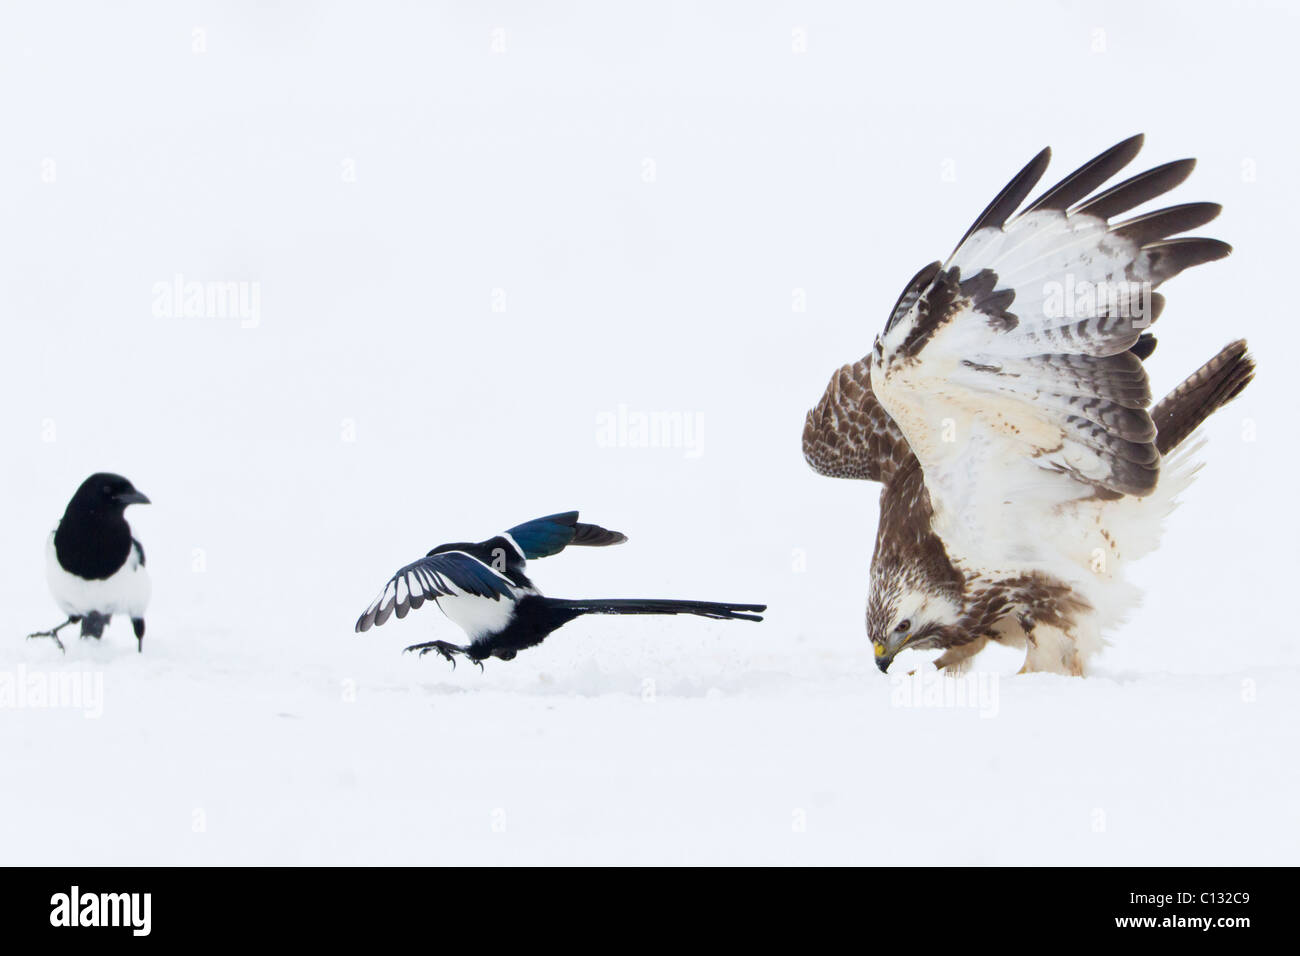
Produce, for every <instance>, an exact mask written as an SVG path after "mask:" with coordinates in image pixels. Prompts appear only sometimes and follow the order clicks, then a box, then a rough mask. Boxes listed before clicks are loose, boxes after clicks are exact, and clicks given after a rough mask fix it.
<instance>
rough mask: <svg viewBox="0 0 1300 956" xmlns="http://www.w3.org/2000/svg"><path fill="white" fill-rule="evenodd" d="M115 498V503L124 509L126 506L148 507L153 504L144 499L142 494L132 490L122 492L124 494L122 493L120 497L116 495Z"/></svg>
mask: <svg viewBox="0 0 1300 956" xmlns="http://www.w3.org/2000/svg"><path fill="white" fill-rule="evenodd" d="M115 497H116V500H117V502H118V503H119V504H120V505H122V506H123V507H126V506H127V505H150V504H153V502H152V501H150V500H149V499H148V498H146V497H145V496H144V495H143V494H141V493H140V492H138V491H136V490H135V489H134V488H132V489H131V490H130V491H124V492H122V493H121V494H120V495H117V496H115Z"/></svg>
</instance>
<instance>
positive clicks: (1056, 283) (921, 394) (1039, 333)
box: [871, 136, 1231, 554]
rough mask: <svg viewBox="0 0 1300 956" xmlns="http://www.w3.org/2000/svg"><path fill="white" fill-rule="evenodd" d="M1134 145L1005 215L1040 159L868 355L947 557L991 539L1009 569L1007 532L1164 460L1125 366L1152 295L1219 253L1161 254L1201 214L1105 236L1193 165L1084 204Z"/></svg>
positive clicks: (1011, 535) (1179, 242)
mask: <svg viewBox="0 0 1300 956" xmlns="http://www.w3.org/2000/svg"><path fill="white" fill-rule="evenodd" d="M1141 145H1142V137H1140V136H1135V137H1133V138H1131V139H1128V140H1125V141H1124V142H1122V143H1120V144H1119V145H1117V146H1115V147H1113V148H1112V149H1110V150H1107V151H1106V152H1105V153H1103V154H1101V155H1100V156H1098V157H1097V158H1095V159H1093V160H1092V161H1091V162H1089V163H1087V164H1086V165H1085V166H1083V167H1082V168H1081V169H1079V170H1077V171H1076V172H1074V173H1072V174H1071V175H1070V176H1067V177H1066V178H1065V179H1064V180H1062V181H1061V182H1060V183H1058V184H1057V185H1056V186H1053V187H1052V188H1051V189H1049V190H1047V192H1046V193H1044V194H1043V195H1042V196H1041V197H1039V198H1038V199H1037V200H1035V201H1033V202H1031V203H1030V204H1029V205H1028V206H1027V207H1026V208H1025V209H1024V211H1023V212H1021V213H1019V214H1018V215H1013V214H1014V213H1015V210H1016V209H1017V208H1018V207H1019V206H1020V204H1021V203H1022V202H1023V201H1024V199H1025V197H1026V196H1027V195H1028V194H1029V192H1030V190H1032V189H1033V187H1034V185H1035V184H1036V183H1037V181H1038V179H1039V178H1040V177H1041V176H1042V174H1043V172H1044V170H1045V169H1046V166H1047V161H1048V158H1049V156H1050V153H1049V152H1048V151H1047V150H1044V151H1043V152H1042V153H1040V154H1039V155H1038V156H1037V157H1035V158H1034V159H1033V160H1032V161H1031V162H1030V163H1029V165H1028V166H1026V167H1025V168H1024V169H1023V170H1022V171H1021V172H1020V174H1019V175H1017V176H1016V178H1015V179H1013V180H1012V181H1011V183H1010V184H1009V185H1008V186H1007V187H1006V189H1004V190H1003V191H1002V193H1001V194H999V196H998V198H997V199H995V200H994V201H993V203H991V204H990V205H989V207H988V209H986V210H985V211H984V213H983V214H982V215H981V216H980V218H979V219H978V220H976V223H975V225H974V226H973V227H972V228H971V230H970V231H969V232H968V233H967V235H966V236H965V238H963V240H962V242H961V243H960V244H959V245H958V247H957V249H956V251H954V252H953V254H952V256H951V257H950V258H949V260H948V261H947V262H945V263H934V264H933V265H931V266H929V267H927V268H926V269H924V270H922V272H921V273H919V274H918V276H917V278H916V279H915V280H914V281H913V284H912V285H911V286H909V289H908V291H907V292H906V293H905V294H904V297H903V299H901V300H900V303H899V307H898V308H896V309H895V311H894V313H893V315H891V316H890V319H889V322H888V324H887V325H886V327H885V331H884V333H882V335H881V336H880V338H879V339H877V341H876V347H875V350H874V352H873V353H872V361H871V385H872V390H873V392H874V393H875V396H876V398H877V400H878V401H879V402H880V405H881V406H882V407H883V408H884V409H885V411H886V412H888V414H889V416H890V417H891V418H892V419H893V420H894V421H895V422H897V424H898V427H899V429H900V430H901V432H902V434H903V435H904V436H905V437H906V440H907V442H908V444H909V445H910V446H911V449H912V451H913V452H914V453H915V454H916V456H917V458H918V459H919V460H920V462H921V467H922V469H923V471H924V474H925V484H926V488H927V490H928V491H929V494H930V497H931V500H932V502H933V504H934V507H935V513H936V526H937V527H940V526H941V527H943V529H944V530H943V532H942V533H943V536H944V539H945V541H949V542H950V543H952V544H954V545H957V551H958V553H963V552H964V553H967V554H970V553H972V552H975V551H979V550H980V549H981V548H982V547H983V546H984V545H985V543H986V542H988V541H989V540H990V539H993V540H995V541H997V540H1001V541H1003V542H1004V543H1005V544H1007V545H1008V547H1007V549H1006V550H1005V551H1004V552H1003V553H1006V554H1012V553H1014V552H1015V551H1016V548H1017V546H1018V545H1019V544H1021V543H1023V542H1019V541H1018V539H1019V538H1021V537H1023V535H1021V534H1020V533H1019V532H1017V531H1016V530H1015V528H1016V527H1024V526H1025V525H1026V524H1027V523H1031V522H1032V518H1033V516H1034V515H1035V514H1039V515H1045V514H1050V513H1052V511H1053V509H1055V508H1057V507H1058V506H1059V505H1061V504H1062V503H1064V502H1066V501H1069V500H1073V499H1079V498H1085V497H1091V496H1096V495H1101V496H1103V497H1112V498H1113V497H1119V496H1122V495H1139V496H1141V495H1145V494H1148V493H1149V492H1150V491H1151V490H1152V489H1154V488H1155V485H1156V479H1157V476H1158V471H1159V467H1160V452H1159V450H1158V448H1157V446H1156V443H1155V439H1156V429H1155V426H1154V424H1153V422H1152V419H1151V415H1150V414H1149V413H1148V410H1147V409H1148V406H1149V404H1150V401H1151V394H1150V388H1149V386H1148V383H1147V376H1146V372H1145V370H1144V369H1143V367H1142V362H1141V359H1140V358H1139V357H1138V356H1139V354H1141V353H1142V352H1143V351H1145V350H1149V344H1150V343H1149V341H1148V342H1146V343H1145V344H1144V343H1140V342H1139V339H1140V338H1141V336H1142V335H1143V334H1144V330H1145V329H1146V328H1147V327H1148V326H1149V325H1150V324H1151V322H1153V321H1154V320H1155V318H1156V317H1157V316H1158V314H1159V312H1160V309H1161V307H1162V306H1163V299H1162V297H1161V296H1159V295H1157V294H1154V293H1153V291H1152V290H1154V289H1155V288H1156V287H1157V286H1159V285H1160V284H1161V283H1162V282H1164V281H1165V280H1167V279H1169V278H1171V277H1173V276H1175V275H1177V274H1178V273H1179V272H1181V271H1183V270H1184V269H1187V268H1189V267H1191V266H1194V265H1198V264H1200V263H1203V262H1209V261H1211V260H1214V259H1220V258H1222V257H1224V256H1226V255H1227V254H1228V253H1229V252H1230V251H1231V250H1230V247H1229V246H1227V245H1226V244H1225V243H1222V242H1219V241H1218V240H1215V239H1202V238H1172V237H1174V236H1176V235H1177V234H1178V233H1182V232H1185V231H1187V230H1190V229H1195V228H1197V227H1199V226H1202V225H1204V224H1205V223H1207V222H1209V221H1210V220H1212V219H1213V218H1214V217H1215V216H1217V215H1218V213H1219V207H1218V206H1217V205H1214V204H1212V203H1190V204H1186V205H1180V206H1172V207H1169V208H1167V209H1161V210H1158V211H1156V212H1151V213H1146V214H1144V215H1139V216H1136V217H1134V218H1131V219H1128V220H1125V221H1123V222H1118V223H1112V222H1110V221H1109V220H1110V219H1111V218H1112V217H1114V216H1117V215H1120V214H1122V213H1124V212H1127V211H1128V210H1130V209H1132V208H1134V207H1135V206H1137V205H1139V204H1141V203H1143V202H1145V201H1147V200H1149V199H1152V198H1154V197H1156V196H1159V195H1161V194H1163V193H1165V192H1167V191H1168V190H1170V189H1172V188H1173V187H1174V186H1176V185H1178V184H1179V183H1180V182H1182V181H1183V180H1184V179H1185V178H1186V177H1187V176H1188V174H1189V173H1190V172H1191V169H1192V166H1193V165H1194V163H1193V161H1192V160H1182V161H1179V162H1176V163H1169V164H1166V165H1164V166H1161V167H1158V168H1156V169H1153V170H1150V171H1148V172H1146V173H1143V174H1141V175H1138V176H1135V177H1133V178H1131V179H1129V180H1126V181H1125V182H1122V183H1120V184H1119V185H1117V186H1114V187H1112V188H1110V189H1107V190H1105V191H1104V192H1101V193H1098V194H1096V195H1090V194H1091V193H1092V192H1093V190H1095V189H1097V188H1098V187H1100V186H1101V185H1102V184H1103V183H1104V182H1105V181H1106V180H1108V179H1109V178H1110V177H1111V176H1113V175H1114V174H1115V173H1117V172H1118V171H1119V170H1120V169H1122V168H1123V167H1124V166H1125V165H1127V164H1128V163H1129V162H1130V161H1131V160H1132V159H1133V157H1134V156H1135V155H1136V154H1137V152H1138V150H1139V149H1140V148H1141ZM1049 527H1050V525H1049ZM1043 530H1044V526H1041V525H1040V526H1039V527H1038V533H1040V534H1041V533H1042V532H1043ZM1028 533H1029V532H1025V534H1028ZM985 553H987V549H985Z"/></svg>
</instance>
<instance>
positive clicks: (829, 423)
mask: <svg viewBox="0 0 1300 956" xmlns="http://www.w3.org/2000/svg"><path fill="white" fill-rule="evenodd" d="M803 456H804V458H805V459H806V460H807V462H808V464H809V465H810V466H811V467H812V469H813V471H816V472H818V473H820V474H823V475H828V476H830V477H831V478H864V479H866V480H867V481H882V482H886V483H888V482H889V481H890V479H892V478H893V476H894V475H895V474H896V473H897V472H898V470H899V469H900V468H901V467H902V465H903V463H904V462H906V461H907V460H908V459H909V458H911V457H912V450H911V449H910V448H908V447H907V439H905V438H904V437H903V433H902V432H901V431H899V429H898V426H897V425H895V424H894V420H893V419H892V418H890V417H889V414H888V413H887V412H886V411H885V410H884V409H883V408H881V407H880V403H879V402H877V401H876V396H875V395H874V394H873V393H872V391H871V363H870V356H868V357H867V358H864V359H862V360H861V361H859V362H854V363H853V364H852V365H845V366H844V367H843V368H841V369H840V370H839V371H838V372H836V373H835V374H834V375H832V376H831V381H830V384H829V385H827V386H826V392H825V394H823V395H822V399H821V401H820V402H818V403H817V407H816V408H814V409H813V410H812V411H810V412H809V413H808V415H807V417H806V418H805V419H804V426H803Z"/></svg>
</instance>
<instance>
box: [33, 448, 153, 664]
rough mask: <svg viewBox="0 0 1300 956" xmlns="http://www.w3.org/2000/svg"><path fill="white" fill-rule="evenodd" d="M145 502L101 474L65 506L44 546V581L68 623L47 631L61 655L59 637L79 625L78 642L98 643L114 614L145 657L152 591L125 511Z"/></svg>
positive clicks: (122, 480) (120, 480)
mask: <svg viewBox="0 0 1300 956" xmlns="http://www.w3.org/2000/svg"><path fill="white" fill-rule="evenodd" d="M147 504H149V499H148V498H146V497H145V496H144V495H142V494H141V493H140V492H138V491H136V489H135V486H134V485H132V484H131V482H129V481H127V480H126V479H125V478H123V477H122V476H121V475H112V474H108V473H106V472H99V473H97V474H94V475H91V476H90V477H89V478H87V479H86V480H85V481H83V482H82V483H81V487H80V488H78V489H77V493H76V494H75V495H73V496H72V500H71V501H69V502H68V507H67V510H66V511H64V512H63V520H61V521H60V522H59V526H58V527H57V528H55V529H54V531H53V532H52V533H51V534H50V537H49V541H48V542H47V543H46V546H45V575H46V579H47V580H48V582H49V585H50V594H52V595H53V596H54V603H55V604H57V605H58V606H59V610H61V611H62V612H63V613H64V614H66V615H67V616H68V619H67V620H66V621H64V622H63V623H62V624H60V625H58V626H57V627H54V628H51V629H50V630H48V631H37V632H36V633H34V634H28V635H27V637H28V639H31V638H33V637H49V638H53V639H54V643H55V644H57V645H58V646H59V650H60V651H62V650H64V646H63V642H62V641H61V640H59V631H61V630H63V628H65V627H67V626H68V625H69V624H76V623H78V622H80V624H81V636H82V637H94V638H100V637H102V636H103V634H104V627H105V626H106V625H107V624H108V623H109V622H110V621H111V620H112V619H113V615H114V614H126V615H129V616H130V618H131V626H132V627H133V628H134V629H135V639H136V649H137V650H138V651H141V652H143V651H144V611H145V608H146V607H147V606H148V604H149V595H150V591H151V587H150V584H149V574H148V572H146V571H145V569H144V548H142V547H141V546H140V542H139V541H137V540H136V539H135V538H133V537H132V536H131V526H130V525H129V524H127V523H126V514H125V511H126V507H127V505H147Z"/></svg>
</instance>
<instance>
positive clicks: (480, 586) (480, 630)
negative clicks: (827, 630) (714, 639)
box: [356, 511, 767, 669]
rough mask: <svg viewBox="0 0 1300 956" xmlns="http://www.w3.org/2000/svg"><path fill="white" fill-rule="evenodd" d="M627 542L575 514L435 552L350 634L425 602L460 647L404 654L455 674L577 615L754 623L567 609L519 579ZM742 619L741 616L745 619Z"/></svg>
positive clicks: (723, 613) (672, 604) (653, 610)
mask: <svg viewBox="0 0 1300 956" xmlns="http://www.w3.org/2000/svg"><path fill="white" fill-rule="evenodd" d="M626 540H627V536H626V535H623V534H620V533H619V532H617V531H609V530H607V529H605V528H601V527H599V526H597V525H594V524H583V523H581V522H580V521H578V512H576V511H566V512H564V513H562V514H554V515H547V516H546V517H545V518H537V519H536V520H533V521H528V522H525V523H524V524H521V525H517V526H515V527H513V528H511V529H510V530H509V531H506V532H504V533H502V534H499V535H497V536H496V537H493V538H488V539H487V540H486V541H479V542H477V543H469V542H457V543H454V544H440V545H438V547H436V548H434V549H433V550H432V551H430V552H429V553H428V554H427V555H425V556H424V557H423V558H421V559H420V560H419V561H416V562H415V563H413V564H408V565H407V566H406V567H404V568H402V569H401V570H400V571H398V572H397V573H396V574H394V575H393V576H392V577H391V578H390V579H389V580H388V583H387V584H386V585H384V589H383V591H381V592H380V594H379V597H378V598H376V599H375V601H374V603H372V604H371V605H370V607H368V608H366V612H365V613H364V614H362V615H361V617H360V619H359V620H358V621H357V627H356V629H357V632H358V633H360V632H362V631H368V630H370V628H371V627H373V626H375V625H377V624H383V623H384V622H385V621H387V620H388V619H389V617H391V616H392V615H393V613H394V612H396V614H397V616H398V617H399V618H402V617H406V615H407V613H408V612H409V611H410V610H411V609H412V608H418V607H420V606H421V605H423V604H424V602H425V601H429V600H432V601H434V602H436V603H437V605H438V607H440V608H441V609H442V613H444V614H446V615H447V617H449V618H451V620H452V621H453V622H454V623H455V624H457V625H459V626H460V629H461V630H463V631H464V632H465V634H466V635H467V636H468V637H469V639H470V643H469V644H468V645H460V644H451V643H448V642H447V641H428V642H426V643H423V644H412V645H411V646H410V647H408V648H406V650H408V651H419V652H420V656H421V657H423V656H424V655H425V654H428V653H430V652H434V653H437V654H439V655H441V656H442V657H443V658H445V659H446V660H448V661H451V664H452V666H453V667H455V666H456V659H455V655H458V654H459V655H462V656H464V657H467V658H469V660H470V661H472V662H473V663H475V664H478V665H479V668H480V669H481V668H482V667H483V661H484V660H486V659H487V658H489V657H495V658H498V659H499V660H503V661H508V660H513V659H514V656H515V655H516V654H517V653H519V651H522V650H523V649H524V648H526V647H533V646H535V645H537V644H540V643H542V641H544V640H546V637H547V635H549V634H550V633H551V632H552V631H554V630H556V629H558V628H560V627H563V626H564V625H565V624H568V623H569V622H570V621H572V620H573V619H574V618H576V617H579V616H581V615H583V614H696V615H699V616H700V617H711V618H717V619H719V620H737V621H761V620H762V618H761V617H759V616H758V612H761V611H765V610H767V605H765V604H719V603H715V602H713V601H662V600H644V601H642V600H603V601H568V600H563V599H561V598H549V597H543V596H542V594H541V593H540V592H539V591H538V590H537V588H536V586H534V584H533V582H532V581H530V580H529V579H528V577H527V575H525V573H524V569H525V567H526V565H527V562H528V561H530V560H532V559H533V558H544V557H548V556H550V555H552V554H559V553H560V552H561V551H563V550H564V549H565V548H567V547H569V546H570V545H580V546H583V547H597V548H600V547H605V546H607V545H611V544H622V543H623V542H624V541H626ZM745 612H749V613H745Z"/></svg>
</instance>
